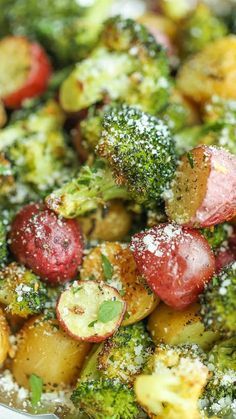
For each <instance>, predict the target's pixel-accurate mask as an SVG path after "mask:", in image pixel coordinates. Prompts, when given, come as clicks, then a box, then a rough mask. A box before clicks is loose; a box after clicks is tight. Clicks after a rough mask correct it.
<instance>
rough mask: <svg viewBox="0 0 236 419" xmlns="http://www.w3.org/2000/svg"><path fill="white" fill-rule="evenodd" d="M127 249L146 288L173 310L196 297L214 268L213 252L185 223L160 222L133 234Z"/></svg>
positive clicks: (195, 231) (201, 237)
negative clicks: (132, 255)
mask: <svg viewBox="0 0 236 419" xmlns="http://www.w3.org/2000/svg"><path fill="white" fill-rule="evenodd" d="M131 250H132V251H133V254H134V258H135V261H136V264H137V267H138V270H139V272H140V274H142V275H143V276H144V277H145V279H146V281H147V283H148V285H149V286H150V288H151V289H152V290H153V291H154V292H155V293H156V294H157V295H158V297H160V299H161V300H163V301H164V302H165V303H166V304H167V305H169V306H171V307H173V308H174V309H177V310H183V309H185V308H186V307H188V306H189V305H190V304H192V303H194V302H196V301H197V299H198V295H199V294H200V293H201V292H202V290H203V288H204V286H205V284H206V283H207V282H209V281H210V280H211V278H212V276H213V274H214V271H215V258H214V254H213V252H212V250H211V248H210V246H209V244H208V243H207V241H206V239H205V238H204V237H203V236H202V235H201V234H200V233H199V232H198V231H197V230H194V229H189V228H187V227H181V226H177V225H174V224H160V225H158V226H155V227H153V228H151V229H150V230H147V231H145V232H142V233H138V234H135V235H134V236H133V238H132V241H131Z"/></svg>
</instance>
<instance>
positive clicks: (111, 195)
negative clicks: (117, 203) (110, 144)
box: [46, 161, 130, 218]
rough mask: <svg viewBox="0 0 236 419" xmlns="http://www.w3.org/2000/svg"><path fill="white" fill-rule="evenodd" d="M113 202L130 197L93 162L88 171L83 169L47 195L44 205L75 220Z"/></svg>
mask: <svg viewBox="0 0 236 419" xmlns="http://www.w3.org/2000/svg"><path fill="white" fill-rule="evenodd" d="M116 198H117V199H119V198H120V199H125V200H128V199H130V196H129V193H128V191H127V189H126V188H125V187H122V186H119V185H117V184H116V183H115V181H114V179H113V176H112V173H111V171H110V169H109V168H108V167H107V166H106V165H105V163H104V162H103V161H97V162H95V163H94V165H93V166H92V167H89V166H83V167H82V168H81V171H80V172H79V174H78V176H77V178H75V179H73V180H72V181H71V182H69V183H66V184H65V185H64V186H62V188H60V189H58V190H55V191H54V192H52V193H51V194H50V195H48V196H47V198H46V204H47V206H48V208H50V209H52V210H53V211H55V212H56V213H57V214H59V215H61V216H63V217H65V218H75V217H78V216H80V215H83V214H85V213H87V212H89V211H93V210H95V209H97V207H98V206H99V205H101V204H104V203H105V202H106V201H110V200H111V199H116Z"/></svg>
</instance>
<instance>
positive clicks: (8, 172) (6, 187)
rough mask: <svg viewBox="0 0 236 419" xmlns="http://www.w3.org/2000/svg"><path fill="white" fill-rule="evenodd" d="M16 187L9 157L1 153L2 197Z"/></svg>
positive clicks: (0, 189) (0, 182)
mask: <svg viewBox="0 0 236 419" xmlns="http://www.w3.org/2000/svg"><path fill="white" fill-rule="evenodd" d="M14 189H15V180H14V170H13V167H12V165H11V163H10V161H9V160H8V159H6V157H5V156H4V155H3V153H0V199H1V198H2V197H5V196H7V195H8V194H9V193H10V192H12V191H13V190H14Z"/></svg>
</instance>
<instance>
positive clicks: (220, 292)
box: [200, 262, 236, 336]
mask: <svg viewBox="0 0 236 419" xmlns="http://www.w3.org/2000/svg"><path fill="white" fill-rule="evenodd" d="M200 303H201V315H202V319H203V322H204V324H205V326H206V327H207V328H210V329H213V330H215V331H221V333H222V334H225V335H228V336H231V335H233V334H234V333H235V331H236V321H235V320H236V317H235V313H236V262H234V263H232V264H230V265H228V266H227V267H225V268H224V269H223V270H222V271H221V272H220V273H219V274H218V275H215V276H214V277H213V279H212V280H211V281H210V282H209V283H208V284H207V285H206V288H205V291H204V293H203V294H202V295H201V296H200Z"/></svg>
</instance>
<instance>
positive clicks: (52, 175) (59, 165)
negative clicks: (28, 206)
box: [0, 101, 75, 192]
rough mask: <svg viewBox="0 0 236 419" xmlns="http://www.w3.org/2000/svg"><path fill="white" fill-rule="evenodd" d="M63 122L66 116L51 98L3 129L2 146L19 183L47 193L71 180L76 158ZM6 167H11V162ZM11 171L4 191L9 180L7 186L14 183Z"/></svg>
mask: <svg viewBox="0 0 236 419" xmlns="http://www.w3.org/2000/svg"><path fill="white" fill-rule="evenodd" d="M63 121H64V116H63V114H62V112H61V110H60V108H59V107H58V105H57V104H56V102H54V101H48V102H47V103H46V104H44V105H43V106H40V107H39V108H36V112H35V113H31V114H29V115H27V116H25V118H23V119H17V120H16V121H15V122H12V123H11V124H9V125H8V126H7V127H6V128H4V129H2V130H0V143H1V144H0V149H1V150H2V151H3V152H4V153H5V155H6V158H8V159H9V161H10V162H11V165H12V169H11V170H12V172H13V173H14V175H15V180H16V181H17V182H19V183H21V184H25V185H28V186H29V187H32V188H33V189H34V190H35V191H36V192H43V191H48V190H51V189H52V188H53V186H55V185H56V184H58V183H59V182H60V183H61V182H62V181H63V180H65V179H68V173H69V172H70V173H71V172H72V168H73V167H74V163H75V157H74V153H73V152H72V150H71V149H70V148H69V147H68V146H67V144H66V140H65V135H64V133H63V131H62V129H61V128H62V125H63ZM3 163H4V162H3ZM3 163H2V164H3ZM4 167H5V169H7V168H8V166H7V164H5V166H4ZM7 173H8V176H7ZM7 173H5V177H4V180H5V182H4V185H5V188H4V190H6V182H7V181H8V183H7V185H9V182H12V177H10V176H11V173H10V169H9V168H8V172H7ZM3 175H4V174H3ZM6 176H7V177H6ZM18 189H19V188H18Z"/></svg>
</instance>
